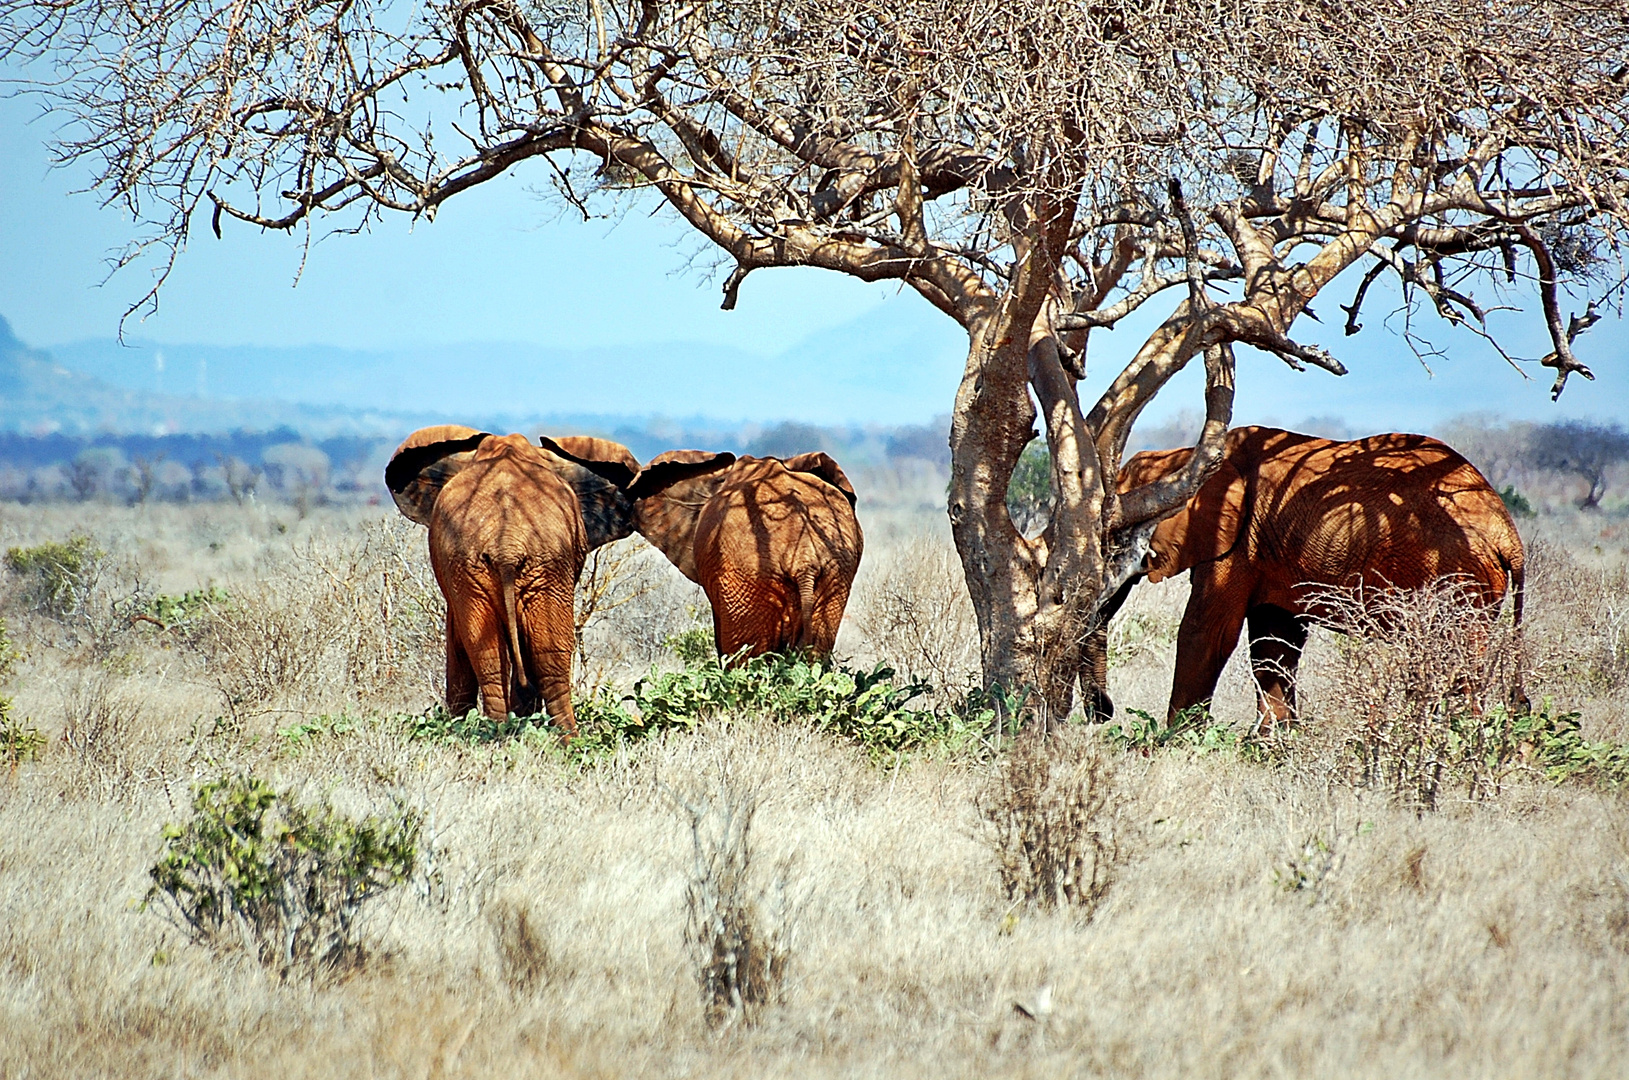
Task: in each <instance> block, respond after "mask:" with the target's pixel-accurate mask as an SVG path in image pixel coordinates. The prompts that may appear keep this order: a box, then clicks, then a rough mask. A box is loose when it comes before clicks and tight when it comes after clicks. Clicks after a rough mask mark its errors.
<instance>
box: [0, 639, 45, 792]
mask: <svg viewBox="0 0 1629 1080" xmlns="http://www.w3.org/2000/svg"><path fill="white" fill-rule="evenodd" d="M18 659H19V657H18V654H17V650H16V649H13V648H12V647H11V635H10V634H8V633H7V632H6V620H4V619H0V691H3V690H4V689H5V687H6V684H7V683H8V682H10V681H11V672H12V668H13V667H15V666H16V663H17V660H18ZM44 749H45V736H44V735H41V734H40V732H39V729H38V728H36V727H33V726H31V725H25V724H24V722H23V721H21V720H16V719H13V717H12V715H11V698H9V697H7V696H6V695H5V694H4V693H0V763H4V764H6V765H11V766H15V765H20V764H22V763H23V762H25V761H32V760H34V759H35V758H37V757H39V756H40V751H42V750H44Z"/></svg>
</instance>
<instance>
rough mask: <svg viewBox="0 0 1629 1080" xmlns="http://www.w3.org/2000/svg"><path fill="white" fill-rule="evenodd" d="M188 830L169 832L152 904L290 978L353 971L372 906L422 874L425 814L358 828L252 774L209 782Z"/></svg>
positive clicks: (367, 821)
mask: <svg viewBox="0 0 1629 1080" xmlns="http://www.w3.org/2000/svg"><path fill="white" fill-rule="evenodd" d="M192 810H193V817H192V820H191V821H189V822H187V823H186V824H185V825H166V826H165V827H164V850H163V853H162V855H161V856H160V858H159V860H158V862H157V863H155V864H154V865H153V867H152V869H151V871H149V873H150V874H151V877H152V879H153V885H152V888H150V889H149V890H148V892H147V898H146V902H147V903H148V904H157V905H159V907H160V909H161V910H162V911H163V912H164V913H165V914H166V915H167V916H168V917H169V918H170V919H171V921H172V922H174V923H175V924H176V925H177V926H179V927H180V928H181V929H182V930H184V931H185V932H186V933H187V934H188V935H189V936H190V937H192V938H193V939H194V940H196V941H198V942H200V943H202V944H205V945H209V946H212V947H216V948H222V947H234V946H242V947H245V948H248V949H250V950H251V951H252V952H253V953H254V954H255V955H256V956H257V957H258V958H259V959H260V961H261V962H262V963H264V964H266V965H267V966H269V967H272V968H274V969H276V970H277V971H278V972H279V973H280V974H282V975H284V976H285V977H286V976H287V975H288V973H289V972H290V971H291V970H295V969H303V970H306V971H310V972H319V971H326V970H334V969H338V968H345V967H350V966H354V965H355V964H356V963H358V962H360V960H361V959H362V956H363V950H362V946H361V944H360V942H359V940H358V931H357V925H356V920H357V916H358V914H359V913H360V912H361V910H362V908H363V906H364V905H365V904H367V903H368V902H370V901H372V900H374V899H376V898H377V897H379V896H381V895H383V894H384V893H385V892H386V891H388V890H389V889H391V888H393V887H394V886H396V885H399V884H401V883H402V882H403V881H405V880H407V878H408V877H409V876H410V875H411V874H412V872H413V868H414V866H415V865H416V863H417V859H418V847H417V845H418V835H419V819H418V816H417V815H416V814H414V813H413V812H412V811H410V810H405V809H402V808H400V807H397V808H396V809H395V810H394V812H392V813H391V814H389V815H386V816H384V817H367V818H364V819H363V820H361V821H352V820H351V819H349V818H347V817H345V816H344V815H342V814H340V813H339V812H338V811H336V810H334V809H333V808H332V807H329V806H326V805H322V806H305V805H301V804H300V803H299V802H297V801H296V800H295V799H294V798H293V797H292V796H291V795H289V794H287V793H284V794H279V793H277V792H276V791H274V790H273V789H272V787H271V786H270V785H269V784H267V783H266V782H265V781H264V780H260V779H257V778H255V777H252V776H225V777H221V778H220V779H218V780H214V781H211V782H209V783H206V784H203V785H201V786H200V787H199V788H198V789H197V791H196V792H195V793H194V796H193V801H192Z"/></svg>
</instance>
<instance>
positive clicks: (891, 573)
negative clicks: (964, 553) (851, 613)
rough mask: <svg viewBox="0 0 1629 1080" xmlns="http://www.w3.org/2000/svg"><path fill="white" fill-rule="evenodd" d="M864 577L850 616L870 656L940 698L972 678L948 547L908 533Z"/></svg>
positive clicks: (968, 618)
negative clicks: (931, 689)
mask: <svg viewBox="0 0 1629 1080" xmlns="http://www.w3.org/2000/svg"><path fill="white" fill-rule="evenodd" d="M868 577H869V581H868V582H865V583H864V585H865V587H864V588H863V589H857V590H856V593H857V595H856V597H855V599H856V601H857V602H856V603H855V604H854V608H855V609H856V610H855V618H856V621H857V625H858V626H859V628H860V630H861V631H862V632H863V633H864V634H865V635H866V637H867V638H868V639H869V641H870V644H871V647H872V649H873V650H874V651H875V652H876V655H877V658H878V659H880V660H882V661H884V662H886V663H887V664H888V666H889V667H892V668H893V669H894V670H895V671H896V672H898V673H899V674H900V675H902V676H904V677H905V678H906V680H908V681H915V680H920V681H925V682H928V683H930V684H932V685H933V687H934V689H935V690H937V691H939V692H940V694H941V695H943V694H945V693H948V692H953V691H955V690H957V689H959V688H961V687H963V686H964V685H965V684H967V683H968V682H969V681H971V680H973V679H975V678H976V677H977V674H978V662H979V651H978V650H979V642H978V627H977V625H976V624H975V622H974V619H973V603H972V601H971V600H970V599H969V598H968V595H967V586H966V585H965V584H964V583H963V580H962V569H961V563H960V561H959V560H958V559H957V557H956V552H955V550H954V549H953V548H951V547H950V546H949V545H947V544H945V543H943V542H940V541H936V540H933V539H930V538H928V537H924V536H918V537H915V538H913V539H910V540H908V541H905V542H903V543H901V544H898V545H896V546H895V547H893V548H891V549H889V550H888V551H886V552H885V553H883V554H882V556H881V557H880V558H878V559H877V560H876V563H875V569H873V570H872V572H871V574H870V575H868Z"/></svg>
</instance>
